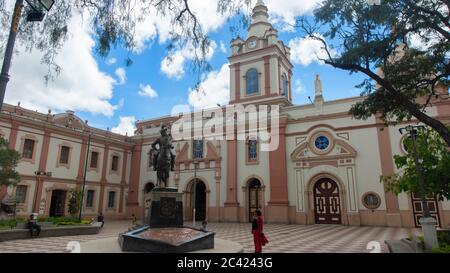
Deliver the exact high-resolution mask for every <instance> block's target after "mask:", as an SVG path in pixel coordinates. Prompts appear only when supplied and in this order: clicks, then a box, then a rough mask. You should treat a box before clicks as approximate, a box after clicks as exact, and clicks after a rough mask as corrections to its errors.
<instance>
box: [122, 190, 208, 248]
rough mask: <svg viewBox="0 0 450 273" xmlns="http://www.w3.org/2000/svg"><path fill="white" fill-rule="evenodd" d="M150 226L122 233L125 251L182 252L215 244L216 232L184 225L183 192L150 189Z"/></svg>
mask: <svg viewBox="0 0 450 273" xmlns="http://www.w3.org/2000/svg"><path fill="white" fill-rule="evenodd" d="M151 200H152V201H151V205H150V209H149V215H148V219H149V220H148V224H149V225H148V226H146V227H142V228H140V229H137V230H134V231H131V232H128V233H125V234H121V235H119V244H120V248H121V249H122V251H124V252H149V253H154V252H158V253H160V252H163V253H183V252H191V251H199V250H205V249H213V248H214V235H215V233H214V232H211V231H206V230H200V229H196V228H191V227H185V226H183V203H182V193H179V192H178V190H177V189H171V188H164V189H162V188H157V189H153V190H152V192H151Z"/></svg>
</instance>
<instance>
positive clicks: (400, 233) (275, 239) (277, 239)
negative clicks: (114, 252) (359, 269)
mask: <svg viewBox="0 0 450 273" xmlns="http://www.w3.org/2000/svg"><path fill="white" fill-rule="evenodd" d="M185 224H187V225H188V224H189V222H188V223H185ZM130 225H131V223H130V221H114V222H106V223H105V226H104V228H103V229H102V230H101V232H100V233H99V234H97V235H81V236H67V237H53V238H34V239H25V240H15V241H7V242H0V253H11V252H13V253H26V252H31V253H33V252H34V253H42V252H45V253H61V252H66V246H67V243H68V242H71V241H78V242H80V243H82V242H87V241H91V240H96V239H104V238H111V237H117V236H118V234H119V233H120V232H124V231H126V230H128V227H129V226H130ZM207 229H208V230H212V231H214V232H216V237H217V238H221V239H225V240H231V241H234V242H237V243H240V244H241V245H242V246H243V247H244V252H245V253H251V252H253V251H254V250H253V237H252V234H251V232H250V230H251V224H245V223H244V224H243V223H210V224H209V225H208V227H207ZM264 229H265V230H264V232H265V234H266V236H267V237H268V239H269V244H268V245H266V247H264V249H263V251H264V252H269V253H324V252H325V253H361V252H369V250H367V245H368V243H369V242H372V241H375V242H379V243H380V246H381V249H380V250H381V252H387V247H386V245H385V243H384V241H385V240H393V239H401V238H405V237H408V236H409V235H410V234H412V233H419V230H417V229H409V228H391V227H353V226H339V225H309V226H301V225H284V224H266V225H265V228H264Z"/></svg>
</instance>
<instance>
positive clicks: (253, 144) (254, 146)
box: [248, 139, 258, 162]
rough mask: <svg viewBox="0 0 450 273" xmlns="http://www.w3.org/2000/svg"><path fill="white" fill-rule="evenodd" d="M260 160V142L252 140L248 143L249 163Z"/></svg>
mask: <svg viewBox="0 0 450 273" xmlns="http://www.w3.org/2000/svg"><path fill="white" fill-rule="evenodd" d="M257 160H258V141H257V140H253V139H250V140H249V141H248V161H249V162H254V161H257Z"/></svg>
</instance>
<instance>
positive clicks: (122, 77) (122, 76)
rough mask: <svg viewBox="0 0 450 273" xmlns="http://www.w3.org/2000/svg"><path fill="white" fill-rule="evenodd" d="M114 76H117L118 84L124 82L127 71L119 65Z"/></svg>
mask: <svg viewBox="0 0 450 273" xmlns="http://www.w3.org/2000/svg"><path fill="white" fill-rule="evenodd" d="M116 76H117V77H118V78H119V80H118V81H117V84H118V85H122V84H125V82H126V81H127V72H126V71H125V69H123V67H119V68H117V69H116Z"/></svg>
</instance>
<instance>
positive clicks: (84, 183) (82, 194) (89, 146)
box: [78, 132, 92, 222]
mask: <svg viewBox="0 0 450 273" xmlns="http://www.w3.org/2000/svg"><path fill="white" fill-rule="evenodd" d="M91 137H92V132H89V139H88V146H87V150H86V160H85V161H84V175H83V188H82V190H81V201H80V215H79V216H78V221H80V222H81V215H82V213H83V202H84V188H85V187H86V174H87V165H88V160H89V150H90V149H91Z"/></svg>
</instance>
